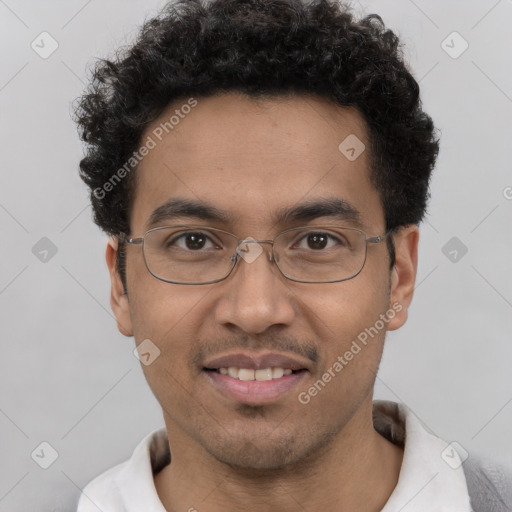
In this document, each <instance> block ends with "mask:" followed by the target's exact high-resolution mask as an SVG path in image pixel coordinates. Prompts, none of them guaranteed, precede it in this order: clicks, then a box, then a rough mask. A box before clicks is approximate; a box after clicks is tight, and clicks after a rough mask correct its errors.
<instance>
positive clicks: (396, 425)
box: [77, 401, 471, 512]
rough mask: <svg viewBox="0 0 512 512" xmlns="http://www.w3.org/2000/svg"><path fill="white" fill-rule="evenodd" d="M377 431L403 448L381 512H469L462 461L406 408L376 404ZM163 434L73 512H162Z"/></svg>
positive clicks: (106, 476)
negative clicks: (159, 476)
mask: <svg viewBox="0 0 512 512" xmlns="http://www.w3.org/2000/svg"><path fill="white" fill-rule="evenodd" d="M373 421H374V425H375V428H376V430H377V431H378V432H379V433H380V434H381V435H383V436H384V437H386V438H387V439H389V440H390V441H391V442H393V443H395V444H397V445H399V446H402V447H403V448H404V457H403V462H402V467H401V469H400V475H399V478H398V484H397V486H396V487H395V489H394V491H393V493H392V494H391V496H390V497H389V500H388V501H387V503H386V505H385V506H384V508H383V509H382V511H381V512H398V511H401V512H425V511H426V510H428V511H429V512H471V506H470V500H469V494H468V489H467V485H466V478H465V476H464V471H463V469H462V461H461V459H460V456H459V454H458V453H457V452H456V451H455V449H454V448H453V447H452V446H451V445H448V443H446V442H444V441H442V440H441V439H439V438H437V437H435V436H433V435H432V434H430V433H429V432H427V430H426V429H425V428H424V427H423V426H422V425H421V423H420V421H419V420H418V419H417V418H416V416H414V414H413V413H412V412H411V411H410V410H409V409H408V408H407V407H405V406H404V405H401V404H395V403H393V402H384V401H376V402H374V409H373ZM169 460H170V454H169V444H168V440H167V433H166V430H165V428H160V429H158V430H155V431H153V432H152V433H150V434H149V435H148V436H146V437H145V438H144V439H143V440H142V441H141V442H140V444H139V445H138V446H137V447H136V448H135V451H134V452H133V455H132V457H131V458H130V459H129V460H127V461H126V462H123V463H121V464H118V465H117V466H114V467H113V468H111V469H109V470H107V471H105V472H104V473H102V474H101V475H100V476H98V477H96V478H95V479H94V480H92V481H91V482H90V483H89V484H88V485H87V486H86V487H85V488H84V490H83V492H82V495H81V497H80V501H79V503H78V509H77V512H98V510H101V511H102V512H166V509H165V508H164V506H163V504H162V502H161V501H160V499H159V497H158V494H157V491H156V488H155V482H154V476H155V475H156V474H157V473H158V472H159V471H160V470H161V469H162V468H163V467H164V466H165V465H166V464H168V463H169Z"/></svg>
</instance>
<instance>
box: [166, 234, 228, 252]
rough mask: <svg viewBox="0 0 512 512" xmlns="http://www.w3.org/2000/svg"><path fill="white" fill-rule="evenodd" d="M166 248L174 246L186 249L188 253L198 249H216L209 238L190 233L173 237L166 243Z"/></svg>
mask: <svg viewBox="0 0 512 512" xmlns="http://www.w3.org/2000/svg"><path fill="white" fill-rule="evenodd" d="M208 244H210V245H208ZM166 246H167V247H171V246H176V247H179V248H180V249H186V250H190V251H198V250H200V249H214V248H216V247H218V246H216V245H215V244H214V243H213V242H212V240H211V239H210V237H209V236H207V235H205V234H204V233H201V232H192V231H189V232H187V233H183V234H181V235H179V236H175V237H173V238H172V239H170V240H169V241H168V242H167V243H166Z"/></svg>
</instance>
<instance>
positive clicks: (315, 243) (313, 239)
mask: <svg viewBox="0 0 512 512" xmlns="http://www.w3.org/2000/svg"><path fill="white" fill-rule="evenodd" d="M328 238H329V237H328V236H327V235H326V234H325V233H312V234H310V235H308V236H307V243H308V247H309V248H310V249H315V250H318V249H325V247H326V245H327V242H328Z"/></svg>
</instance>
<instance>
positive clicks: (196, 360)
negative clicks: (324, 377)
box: [190, 336, 319, 366]
mask: <svg viewBox="0 0 512 512" xmlns="http://www.w3.org/2000/svg"><path fill="white" fill-rule="evenodd" d="M235 350H255V351H256V350H258V351H260V350H268V351H271V352H288V353H292V354H296V355H298V356H301V357H302V358H305V359H309V360H310V361H312V362H313V363H316V362H318V360H319V353H318V349H317V348H316V345H314V344H313V343H311V342H300V343H299V342H298V341H297V340H296V339H295V338H292V337H290V336H266V337H264V338H261V337H260V338H254V337H251V336H242V337H237V338H230V339H223V340H219V341H206V342H205V343H203V344H202V345H201V346H200V347H199V349H198V350H197V351H196V352H195V353H194V354H193V355H192V357H191V360H190V363H191V364H192V365H193V366H200V365H201V364H202V363H203V361H205V360H206V359H207V358H210V357H213V356H216V355H218V354H221V353H224V352H230V351H235Z"/></svg>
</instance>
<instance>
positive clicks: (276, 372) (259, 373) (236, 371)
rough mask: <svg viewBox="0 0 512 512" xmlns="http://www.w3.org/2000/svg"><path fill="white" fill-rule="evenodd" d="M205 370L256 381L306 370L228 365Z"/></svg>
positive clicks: (278, 377) (279, 377) (274, 378)
mask: <svg viewBox="0 0 512 512" xmlns="http://www.w3.org/2000/svg"><path fill="white" fill-rule="evenodd" d="M204 370H205V371H207V372H216V373H219V374H220V375H227V376H229V377H231V378H232V379H238V380H243V381H246V382H247V381H252V380H256V381H258V382H263V381H268V380H276V379H281V378H282V377H288V375H292V374H296V373H300V372H304V371H306V370H305V369H300V370H292V369H291V368H281V367H274V368H260V369H258V370H255V369H253V368H237V367H236V366H230V367H228V368H225V367H224V368H205V369H204Z"/></svg>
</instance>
